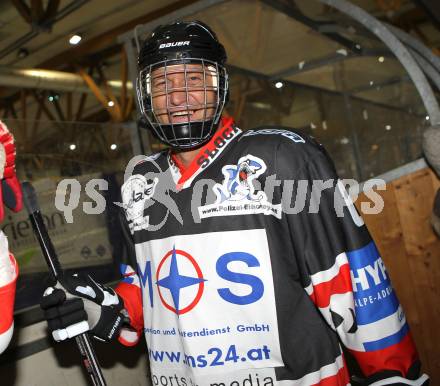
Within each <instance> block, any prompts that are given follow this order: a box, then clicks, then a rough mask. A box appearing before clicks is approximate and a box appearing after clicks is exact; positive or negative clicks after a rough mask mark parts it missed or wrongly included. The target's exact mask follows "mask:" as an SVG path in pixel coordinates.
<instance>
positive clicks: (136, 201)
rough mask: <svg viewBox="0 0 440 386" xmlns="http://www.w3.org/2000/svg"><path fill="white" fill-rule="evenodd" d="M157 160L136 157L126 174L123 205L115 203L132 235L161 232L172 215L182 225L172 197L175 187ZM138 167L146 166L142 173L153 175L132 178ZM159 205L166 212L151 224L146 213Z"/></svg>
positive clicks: (122, 189)
mask: <svg viewBox="0 0 440 386" xmlns="http://www.w3.org/2000/svg"><path fill="white" fill-rule="evenodd" d="M158 156H159V155H153V156H151V157H141V158H140V159H139V157H137V156H136V157H133V158H132V160H131V161H130V162H129V165H128V166H127V169H126V171H125V176H124V178H125V180H126V182H125V183H124V184H123V185H122V188H121V194H122V203H119V202H115V204H116V205H118V206H121V207H122V208H123V209H124V211H125V214H126V216H127V220H128V226H129V228H130V231H131V232H132V233H133V232H135V231H139V230H146V229H148V230H149V231H155V230H158V229H160V228H161V227H162V226H163V225H164V224H165V222H166V221H167V219H168V216H169V214H170V213H171V214H172V215H173V216H174V217H175V218H176V219H177V221H179V222H180V223H181V224H182V223H183V219H182V216H181V214H180V211H179V208H178V207H177V204H176V202H175V201H174V200H173V199H172V198H171V196H170V194H169V192H170V191H172V190H173V188H174V186H175V184H174V182H173V180H172V178H171V176H169V175H168V174H167V173H164V172H163V171H162V169H161V168H160V166H159V165H158V164H157V163H156V162H155V160H156V159H157V158H158ZM135 166H143V169H145V170H150V171H149V172H146V173H145V174H143V175H142V174H133V173H134V168H135ZM156 203H159V204H161V205H162V206H163V207H164V208H165V210H163V214H162V215H159V216H156V218H155V223H154V224H152V223H151V222H150V216H149V215H148V214H147V213H148V212H147V213H146V212H145V211H146V210H148V209H149V208H150V207H152V206H153V205H156ZM158 220H160V221H158Z"/></svg>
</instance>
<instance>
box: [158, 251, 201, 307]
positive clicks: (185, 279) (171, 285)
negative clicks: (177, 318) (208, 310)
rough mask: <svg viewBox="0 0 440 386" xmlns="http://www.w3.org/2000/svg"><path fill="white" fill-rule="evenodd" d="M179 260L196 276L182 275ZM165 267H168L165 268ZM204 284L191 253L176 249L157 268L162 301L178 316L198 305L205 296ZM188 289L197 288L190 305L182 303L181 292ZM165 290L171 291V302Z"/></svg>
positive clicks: (168, 253) (198, 267)
mask: <svg viewBox="0 0 440 386" xmlns="http://www.w3.org/2000/svg"><path fill="white" fill-rule="evenodd" d="M178 260H179V262H180V263H181V264H186V265H189V266H190V267H191V268H190V269H191V270H194V271H195V272H194V274H193V275H191V276H188V275H183V274H181V273H180V272H179V267H178V264H177V261H178ZM167 263H168V264H167ZM167 265H168V266H167ZM165 266H167V267H166V268H164V267H165ZM204 282H205V279H204V278H203V274H202V271H201V269H200V266H199V265H198V264H197V261H196V260H195V259H194V258H193V257H192V256H191V255H190V254H189V253H187V252H185V251H182V250H180V249H177V250H176V248H175V247H173V249H172V250H171V251H169V252H167V254H166V255H165V256H164V257H163V258H162V260H161V261H160V263H159V266H158V268H157V272H156V284H157V290H158V294H159V297H160V301H161V302H162V304H163V305H164V307H165V308H167V309H168V310H170V311H172V312H174V313H175V314H177V315H183V314H185V313H186V312H189V311H191V310H192V309H193V308H194V307H195V306H196V305H197V303H198V302H199V300H200V298H201V297H202V294H203V289H204ZM188 287H196V289H195V291H194V299H191V300H190V302H189V304H187V305H184V304H182V302H181V298H180V291H181V290H182V289H183V288H188ZM163 289H167V290H168V291H169V295H171V299H170V300H171V301H170V300H169V299H167V297H166V295H165V294H164V290H163Z"/></svg>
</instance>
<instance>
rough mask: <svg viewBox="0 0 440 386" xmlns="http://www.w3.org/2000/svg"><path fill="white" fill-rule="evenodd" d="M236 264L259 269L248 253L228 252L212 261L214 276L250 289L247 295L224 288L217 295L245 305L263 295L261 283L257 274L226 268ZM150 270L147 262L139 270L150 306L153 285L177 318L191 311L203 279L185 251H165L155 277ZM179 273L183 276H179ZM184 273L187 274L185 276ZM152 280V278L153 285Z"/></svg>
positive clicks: (228, 300)
mask: <svg viewBox="0 0 440 386" xmlns="http://www.w3.org/2000/svg"><path fill="white" fill-rule="evenodd" d="M237 262H241V263H243V264H244V265H246V266H247V267H260V262H259V260H258V258H257V257H256V256H254V255H252V254H250V253H247V252H228V253H225V254H223V255H221V256H220V257H218V259H217V260H216V263H215V270H216V275H217V276H218V277H220V278H222V279H224V280H225V281H226V282H230V283H237V284H240V285H244V286H246V287H248V288H249V289H250V292H248V293H246V294H245V295H243V294H241V293H240V292H238V293H237V292H235V291H233V290H231V288H230V287H228V286H225V287H221V288H218V289H217V293H218V296H219V297H220V298H221V299H223V300H224V301H226V302H228V303H231V304H237V305H246V304H252V303H255V302H257V301H258V300H260V299H261V297H262V296H263V294H264V283H263V282H262V281H261V279H259V278H258V276H257V275H252V274H250V273H243V272H237V271H236V270H234V269H231V268H230V265H234V263H235V264H236V263H237ZM179 266H180V268H179ZM151 268H152V267H151V262H147V263H146V264H145V267H144V269H140V267H139V272H140V279H141V283H142V286H143V287H144V288H145V286H146V285H148V288H149V298H150V306H151V307H154V300H153V299H154V296H153V284H156V286H157V293H158V295H159V298H160V301H161V303H162V305H163V306H164V307H165V308H166V309H168V310H170V311H171V312H173V313H175V314H177V315H182V314H185V313H187V312H189V311H191V310H192V309H193V308H194V307H195V306H196V305H197V303H198V302H199V301H200V299H201V297H202V295H203V290H204V287H205V281H206V280H207V279H205V278H204V276H203V273H202V270H201V268H200V266H199V264H198V263H197V261H196V260H195V259H194V257H193V256H192V255H190V254H189V253H188V252H185V251H183V250H181V249H176V248H175V246H173V249H172V250H170V251H168V252H167V253H166V254H165V256H164V257H163V258H162V259H161V260H160V262H159V266H158V268H157V271H156V275H155V276H154V275H153V273H152V271H151ZM182 270H183V271H184V272H186V274H182V273H181V272H182ZM188 272H191V273H190V274H188ZM153 277H155V279H156V280H155V282H154V283H153ZM189 287H192V290H191V291H188V288H189ZM184 288H185V292H186V294H185V300H184V301H182V297H181V292H182V291H181V290H182V289H184Z"/></svg>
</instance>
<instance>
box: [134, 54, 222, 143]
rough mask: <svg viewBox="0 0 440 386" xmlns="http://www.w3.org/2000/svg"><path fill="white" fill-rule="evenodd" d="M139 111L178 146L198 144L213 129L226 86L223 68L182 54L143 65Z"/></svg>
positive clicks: (159, 133) (167, 140) (165, 139)
mask: <svg viewBox="0 0 440 386" xmlns="http://www.w3.org/2000/svg"><path fill="white" fill-rule="evenodd" d="M136 88H137V97H138V100H139V105H140V107H141V112H142V114H143V115H144V117H146V118H147V120H148V122H149V123H150V125H151V127H152V129H153V131H154V133H155V134H156V136H157V137H158V138H159V139H160V140H161V141H162V142H164V143H166V144H168V145H170V146H172V147H176V148H181V149H190V148H193V147H197V146H199V145H202V144H203V143H205V142H206V141H207V140H209V139H210V138H211V136H212V135H213V134H214V132H215V130H216V129H217V125H218V123H219V120H220V117H221V113H222V110H223V108H224V105H225V102H226V96H227V90H228V77H227V73H226V69H225V68H224V67H223V66H221V65H219V64H218V63H216V62H213V61H210V60H205V59H196V58H185V60H184V62H183V61H182V60H164V61H161V62H157V63H154V64H151V65H149V66H147V67H146V68H145V69H143V70H142V71H140V73H139V78H138V79H137V87H136Z"/></svg>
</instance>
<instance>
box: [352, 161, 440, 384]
mask: <svg viewBox="0 0 440 386" xmlns="http://www.w3.org/2000/svg"><path fill="white" fill-rule="evenodd" d="M439 187H440V180H439V179H438V178H437V177H436V176H435V175H434V173H433V172H432V171H431V170H430V169H428V168H425V169H422V170H418V171H416V172H414V173H411V174H409V175H406V176H403V177H400V178H399V179H397V180H394V181H392V182H390V183H388V184H387V186H386V190H384V191H377V193H378V194H380V196H381V197H382V199H383V200H384V208H383V210H382V211H381V213H379V214H370V215H367V214H363V217H364V220H365V223H366V224H367V227H368V229H369V230H370V232H371V234H372V236H373V238H374V240H375V241H376V243H377V246H378V248H379V251H380V252H381V255H382V258H383V259H384V261H385V264H386V266H387V269H388V271H389V274H390V277H391V280H392V283H393V287H394V289H395V290H396V292H397V295H398V297H399V299H400V302H401V303H402V305H403V307H404V309H405V314H406V316H407V319H408V322H409V324H410V327H411V330H412V334H413V336H414V339H415V341H416V344H417V348H418V350H419V354H420V357H421V360H422V362H423V370H424V371H425V372H426V373H428V374H429V375H430V377H431V384H432V385H440V239H439V238H438V237H437V236H436V235H435V234H434V232H433V230H432V228H431V225H430V216H431V211H432V204H433V200H434V195H435V192H436V191H437V189H438V188H439ZM368 201H370V200H369V199H368V197H367V196H366V195H365V194H361V195H360V196H359V199H358V200H357V202H356V206H357V207H358V209H359V208H360V203H361V202H368Z"/></svg>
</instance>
